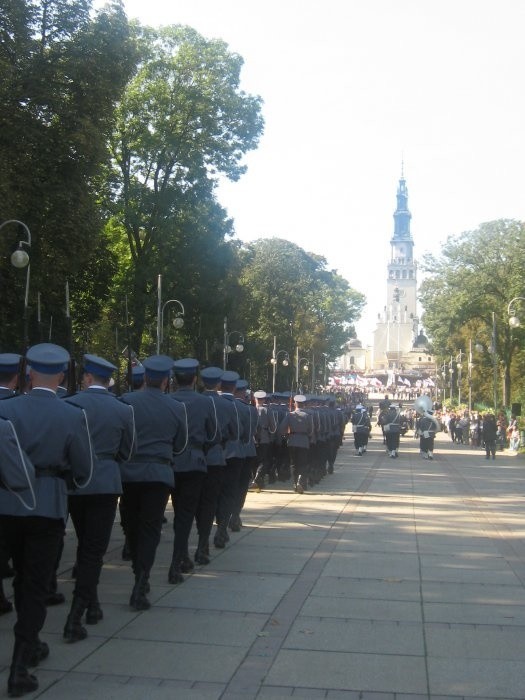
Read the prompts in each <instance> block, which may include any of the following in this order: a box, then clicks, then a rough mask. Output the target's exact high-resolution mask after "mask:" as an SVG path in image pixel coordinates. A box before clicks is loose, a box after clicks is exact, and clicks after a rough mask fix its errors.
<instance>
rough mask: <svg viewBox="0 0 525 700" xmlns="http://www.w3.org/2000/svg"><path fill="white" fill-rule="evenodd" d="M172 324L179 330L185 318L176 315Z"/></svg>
mask: <svg viewBox="0 0 525 700" xmlns="http://www.w3.org/2000/svg"><path fill="white" fill-rule="evenodd" d="M172 324H173V328H176V329H177V330H179V329H181V328H182V327H183V326H184V319H183V318H182V316H175V318H174V319H173V321H172Z"/></svg>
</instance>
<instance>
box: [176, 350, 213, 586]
mask: <svg viewBox="0 0 525 700" xmlns="http://www.w3.org/2000/svg"><path fill="white" fill-rule="evenodd" d="M198 367H199V362H198V360H195V359H193V358H190V357H188V358H185V359H182V360H177V361H176V362H175V364H174V367H173V370H174V374H175V381H176V384H177V388H176V391H175V392H174V393H173V394H171V395H170V396H171V398H172V399H173V400H174V401H175V402H176V403H177V402H180V403H181V404H182V405H183V406H184V411H185V416H186V431H187V444H186V447H185V449H184V451H183V452H181V453H180V454H178V455H176V456H175V487H174V488H173V489H172V491H171V500H172V503H173V510H174V516H173V531H174V534H175V537H174V541H173V556H172V560H171V565H170V568H169V572H168V581H169V582H170V583H182V582H183V581H184V577H183V575H182V574H183V573H189V572H190V571H192V569H193V568H194V565H193V561H192V560H191V559H190V556H189V552H188V540H189V537H190V532H191V528H192V525H193V519H194V518H195V513H196V511H197V506H198V504H199V499H200V495H201V490H202V485H203V483H204V479H205V478H206V473H207V466H206V457H205V452H207V451H208V448H209V447H211V445H214V444H220V441H221V430H220V426H219V419H218V417H217V412H216V410H215V404H214V403H213V401H211V400H210V398H209V397H208V396H204V395H203V394H199V393H198V392H196V391H195V382H196V380H197V371H198Z"/></svg>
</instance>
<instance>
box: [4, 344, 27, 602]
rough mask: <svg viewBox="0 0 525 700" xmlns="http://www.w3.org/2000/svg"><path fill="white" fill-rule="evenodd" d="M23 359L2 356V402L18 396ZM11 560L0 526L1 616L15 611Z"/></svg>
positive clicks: (11, 354) (9, 355) (6, 354)
mask: <svg viewBox="0 0 525 700" xmlns="http://www.w3.org/2000/svg"><path fill="white" fill-rule="evenodd" d="M21 359H22V358H21V356H20V355H17V354H16V353H12V352H5V353H1V354H0V400H2V399H10V398H12V397H13V396H16V387H17V384H18V371H19V368H20V361H21ZM9 558H10V555H9V552H8V551H7V544H6V542H5V537H4V535H3V534H2V528H1V526H0V615H4V614H5V613H8V612H11V611H12V610H13V605H12V603H11V601H9V600H8V599H7V598H6V596H5V593H4V584H3V579H4V578H10V577H11V576H13V574H14V571H13V570H12V569H11V567H10V566H9Z"/></svg>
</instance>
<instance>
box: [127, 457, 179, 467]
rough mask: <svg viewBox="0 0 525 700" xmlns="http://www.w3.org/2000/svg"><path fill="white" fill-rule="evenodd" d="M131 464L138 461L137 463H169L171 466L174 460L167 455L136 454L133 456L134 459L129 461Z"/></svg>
mask: <svg viewBox="0 0 525 700" xmlns="http://www.w3.org/2000/svg"><path fill="white" fill-rule="evenodd" d="M129 463H130V464H133V463H137V464H169V465H170V466H171V464H172V462H171V459H167V458H166V457H153V456H152V457H148V456H146V455H144V456H140V455H138V456H136V457H133V459H132V460H130V462H129Z"/></svg>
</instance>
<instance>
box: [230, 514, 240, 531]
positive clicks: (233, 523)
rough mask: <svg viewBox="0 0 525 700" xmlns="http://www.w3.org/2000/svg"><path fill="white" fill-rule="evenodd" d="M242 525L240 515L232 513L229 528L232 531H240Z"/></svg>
mask: <svg viewBox="0 0 525 700" xmlns="http://www.w3.org/2000/svg"><path fill="white" fill-rule="evenodd" d="M241 527H242V522H241V519H240V517H239V516H238V515H232V517H231V518H230V525H229V528H230V530H231V531H232V532H240V531H241Z"/></svg>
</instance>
